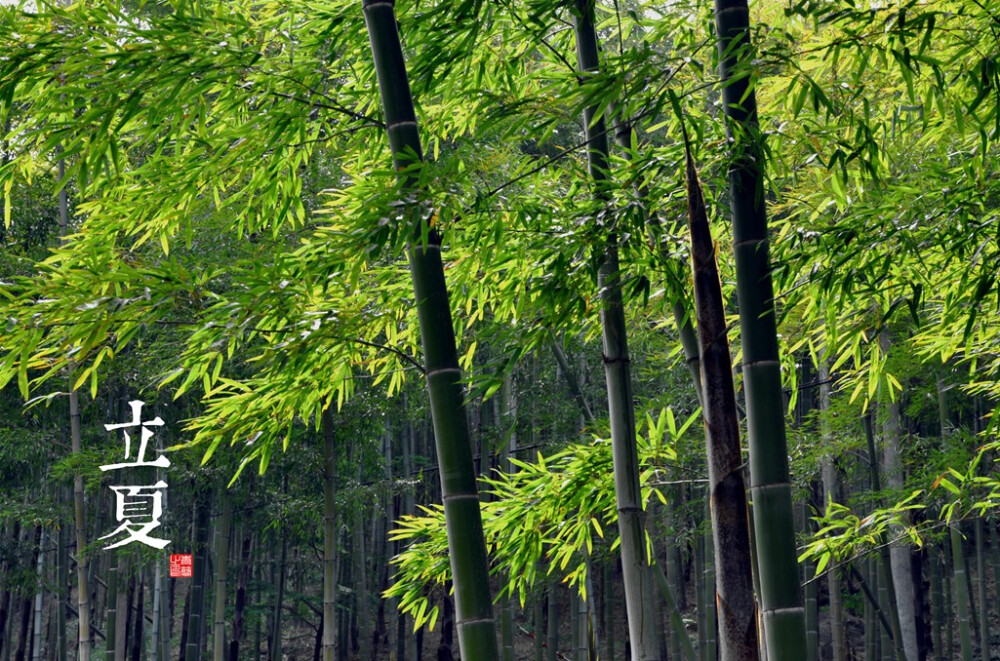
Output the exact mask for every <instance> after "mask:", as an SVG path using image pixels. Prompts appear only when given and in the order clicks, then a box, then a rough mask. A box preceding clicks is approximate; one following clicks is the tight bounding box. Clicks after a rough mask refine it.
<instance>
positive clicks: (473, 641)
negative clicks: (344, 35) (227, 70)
mask: <svg viewBox="0 0 1000 661" xmlns="http://www.w3.org/2000/svg"><path fill="white" fill-rule="evenodd" d="M362 8H363V11H364V15H365V25H366V26H367V30H368V37H369V41H370V43H371V50H372V57H373V58H374V62H375V72H376V75H377V77H378V85H379V92H380V95H381V99H382V109H383V112H384V114H385V126H386V133H387V134H388V137H389V147H390V149H391V150H392V157H393V163H394V165H395V167H396V170H397V172H398V173H399V174H398V183H399V188H400V194H401V197H402V198H403V199H406V198H407V197H409V196H410V195H412V194H414V193H415V192H417V181H418V180H417V176H416V174H415V172H414V170H413V168H414V167H417V166H419V164H420V163H421V162H422V160H423V152H422V150H421V147H420V135H419V132H418V130H417V121H416V114H415V113H414V110H413V98H412V96H411V94H410V85H409V81H408V80H407V76H406V63H405V61H404V59H403V50H402V47H401V45H400V41H399V33H398V31H397V24H396V16H395V11H394V1H393V0H362ZM420 213H421V212H420V208H419V206H418V205H415V204H411V205H410V218H411V219H412V220H413V226H414V233H413V236H412V239H411V241H410V244H409V250H408V252H409V260H410V274H411V276H412V279H413V288H414V293H415V296H416V302H417V316H418V318H419V323H420V337H421V342H422V344H423V349H424V364H425V369H426V378H427V390H428V394H429V396H430V403H431V415H432V418H433V422H434V436H435V442H436V444H437V455H438V466H439V469H440V470H439V475H440V479H441V494H442V500H443V503H444V515H445V525H446V527H447V532H448V549H449V559H450V562H451V570H452V578H453V582H454V588H455V611H456V618H457V622H456V624H457V628H458V642H459V649H460V653H461V657H462V658H463V659H470V660H471V659H476V660H477V661H479V660H482V661H496V660H497V659H498V658H499V650H498V648H497V640H496V628H495V625H494V621H493V599H492V596H491V590H490V580H489V561H488V558H487V555H486V541H485V538H484V537H483V523H482V515H481V513H480V510H479V497H478V490H477V485H476V473H475V468H474V465H473V461H472V449H471V446H470V442H469V426H468V419H467V417H466V412H465V396H464V393H463V391H462V381H461V380H462V373H461V370H460V369H459V367H458V352H457V349H456V346H455V329H454V326H453V325H452V319H451V308H450V307H449V305H448V290H447V285H446V284H445V278H444V267H443V265H442V261H441V237H440V236H439V235H438V233H437V231H436V230H434V229H433V228H431V227H430V226H429V224H428V223H427V219H426V218H422V217H418V216H419V214H420Z"/></svg>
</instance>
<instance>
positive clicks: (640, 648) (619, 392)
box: [573, 0, 660, 661]
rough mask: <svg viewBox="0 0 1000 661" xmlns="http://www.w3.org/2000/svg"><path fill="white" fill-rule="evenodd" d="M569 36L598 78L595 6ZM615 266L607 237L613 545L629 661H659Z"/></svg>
mask: <svg viewBox="0 0 1000 661" xmlns="http://www.w3.org/2000/svg"><path fill="white" fill-rule="evenodd" d="M574 9H575V11H574V13H573V30H574V34H575V36H576V56H577V65H578V67H579V70H580V72H581V73H582V74H583V75H592V74H595V73H599V72H600V61H599V55H598V47H597V29H596V27H595V23H594V2H593V0H576V1H575V4H574ZM603 110H604V109H603V108H600V107H598V106H593V105H592V106H587V107H585V108H584V110H583V123H584V130H585V133H586V137H587V144H588V146H589V149H588V150H587V162H588V171H589V173H590V177H591V179H592V180H593V182H594V197H595V199H596V200H598V201H605V202H606V201H607V199H608V190H607V188H608V185H609V184H610V177H609V174H608V166H609V154H610V148H609V145H608V135H607V131H606V130H605V121H604V117H603ZM619 271H620V269H619V263H618V238H617V236H616V234H615V233H614V232H612V233H611V234H610V235H609V236H608V239H607V243H606V244H605V246H604V255H603V259H602V261H601V264H600V266H599V268H598V273H597V287H598V290H599V291H600V292H601V302H602V306H601V337H602V343H603V348H604V376H605V382H606V384H607V390H608V417H609V419H610V426H611V447H612V457H613V462H614V477H615V502H616V506H617V510H618V537H619V540H620V552H621V559H622V575H623V582H624V586H625V612H626V617H627V620H628V628H629V643H630V645H631V650H632V659H633V661H653V660H655V659H659V655H660V644H659V627H658V626H657V624H656V623H657V622H658V621H659V618H658V617H657V615H656V601H655V600H654V598H653V589H654V588H653V586H652V581H651V576H650V573H649V563H648V559H647V557H646V530H645V521H644V511H643V503H642V493H641V491H640V489H639V456H638V451H637V449H636V445H635V410H634V404H633V397H632V375H631V368H630V362H629V352H628V340H627V333H626V326H625V309H624V303H623V298H622V289H621V279H620V273H619Z"/></svg>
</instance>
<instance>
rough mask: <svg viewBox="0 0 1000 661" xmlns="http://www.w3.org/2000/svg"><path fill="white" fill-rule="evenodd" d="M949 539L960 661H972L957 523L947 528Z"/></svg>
mask: <svg viewBox="0 0 1000 661" xmlns="http://www.w3.org/2000/svg"><path fill="white" fill-rule="evenodd" d="M948 533H949V535H950V537H951V559H952V565H953V571H954V574H955V604H956V606H957V607H958V635H959V641H960V642H961V645H962V661H972V623H971V619H972V618H971V616H970V614H969V588H968V583H967V582H966V575H965V574H966V567H965V551H964V550H963V549H962V533H961V532H960V531H959V529H958V524H957V523H952V524H951V525H950V526H948Z"/></svg>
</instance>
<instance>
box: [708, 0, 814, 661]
mask: <svg viewBox="0 0 1000 661" xmlns="http://www.w3.org/2000/svg"><path fill="white" fill-rule="evenodd" d="M715 23H716V32H717V34H718V47H719V62H720V64H719V69H720V77H721V79H722V83H723V89H722V99H723V104H722V105H723V109H724V112H725V114H726V118H727V120H728V122H727V127H726V129H727V132H728V134H729V136H730V138H732V142H733V145H734V153H733V155H732V157H731V162H730V168H729V199H730V207H731V212H732V218H733V246H734V253H735V257H736V288H737V298H738V300H739V309H740V335H741V338H742V346H743V378H744V388H745V390H746V403H747V428H748V435H749V441H750V443H749V444H750V476H751V487H750V493H751V500H752V501H753V517H754V523H755V531H756V546H757V557H758V561H759V571H760V584H761V595H760V597H761V611H762V616H763V628H764V642H765V644H766V647H767V650H768V654H769V655H770V659H772V661H786V660H788V661H801V660H802V659H804V658H806V629H805V609H804V607H803V604H802V590H801V587H800V584H799V577H798V563H797V562H796V550H795V525H794V522H793V515H792V493H791V486H790V483H789V477H788V448H787V441H786V439H785V422H784V403H783V399H782V391H781V369H780V364H779V362H778V339H777V328H776V319H775V314H774V289H773V285H772V282H771V272H770V268H771V267H770V258H769V254H768V252H769V251H768V240H767V213H766V209H765V202H764V173H763V164H764V157H765V153H764V150H763V148H762V145H761V142H760V130H759V127H758V123H757V100H756V95H755V93H754V88H753V86H752V85H753V81H754V80H755V76H753V75H752V71H750V68H751V66H752V62H753V57H754V55H753V52H752V49H751V43H750V13H749V9H748V7H747V1H746V0H716V2H715Z"/></svg>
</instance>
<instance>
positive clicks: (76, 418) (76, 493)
mask: <svg viewBox="0 0 1000 661" xmlns="http://www.w3.org/2000/svg"><path fill="white" fill-rule="evenodd" d="M58 168H59V181H63V180H64V178H65V175H66V161H65V159H63V158H60V159H59V163H58ZM58 199H59V236H60V237H61V238H60V241H61V242H63V243H65V241H66V236H67V234H68V233H69V199H68V197H67V193H66V186H62V187H61V188H60V189H59V194H58ZM74 365H75V363H73V362H72V361H71V362H70V366H69V370H68V372H69V373H68V374H67V381H68V383H69V430H70V431H69V437H70V451H71V452H72V454H73V455H77V456H78V455H79V454H80V453H81V452H82V449H81V435H80V393H79V392H78V391H77V390H76V387H75V383H76V375H75V373H74V372H75V370H74ZM73 521H74V524H75V526H76V567H77V572H76V577H77V613H79V615H78V618H79V622H80V627H79V629H80V636H79V640H80V646H79V652H78V653H77V659H78V661H90V652H91V650H92V648H93V642H92V640H91V633H90V589H89V588H88V581H87V577H88V575H89V567H88V564H89V558H88V557H87V552H86V551H85V549H86V548H87V517H86V500H85V495H84V488H83V475H80V474H77V475H75V476H74V477H73Z"/></svg>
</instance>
